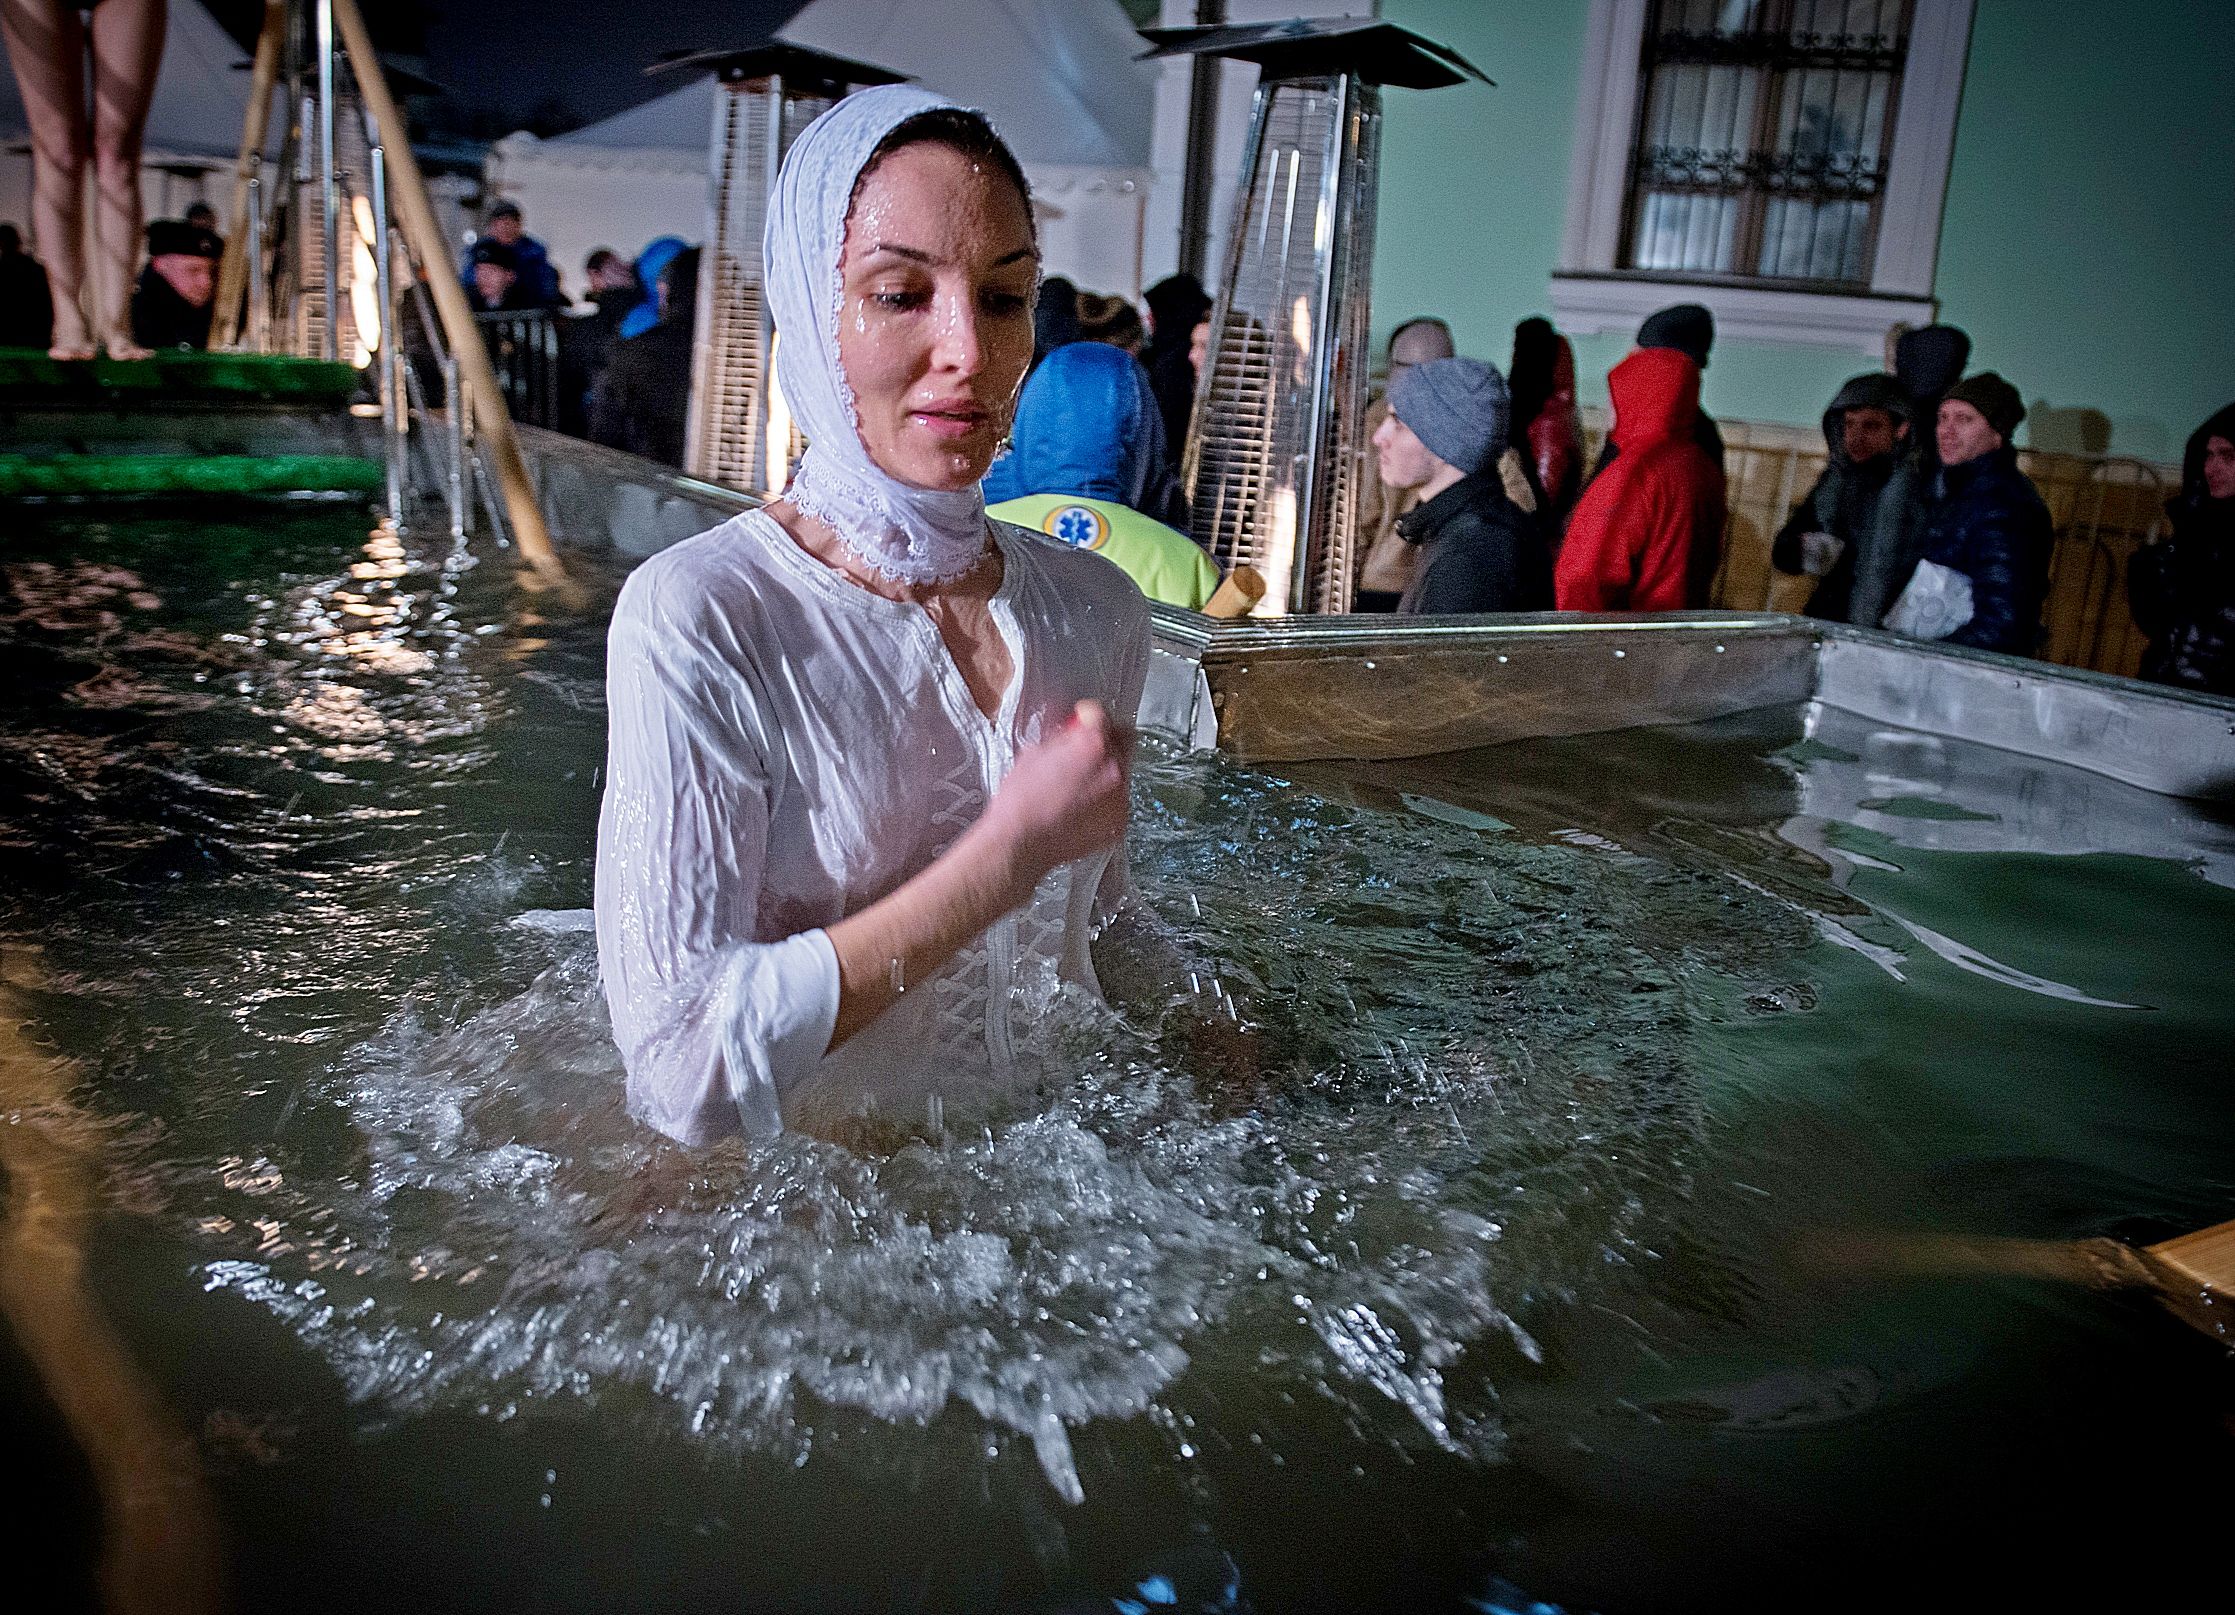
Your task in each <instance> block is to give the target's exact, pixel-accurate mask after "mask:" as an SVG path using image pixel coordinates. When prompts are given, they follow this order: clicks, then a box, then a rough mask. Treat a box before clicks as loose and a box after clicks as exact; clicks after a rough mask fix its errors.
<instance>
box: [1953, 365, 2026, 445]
mask: <svg viewBox="0 0 2235 1615" xmlns="http://www.w3.org/2000/svg"><path fill="white" fill-rule="evenodd" d="M1946 402H1949V403H1960V404H1969V405H1970V406H1971V407H1972V408H1973V409H1975V410H1977V411H1978V412H1979V413H1980V414H1982V415H1984V416H1985V417H1986V418H1987V424H1988V425H1989V426H1991V427H1993V428H1994V429H1995V430H1996V431H1998V432H2000V433H2001V434H2002V441H2003V442H2005V443H2007V442H2009V441H2010V434H2011V433H2012V432H2015V431H2016V430H2017V429H2018V422H2020V421H2022V420H2024V419H2025V400H2024V399H2023V398H2020V397H2019V396H2018V389H2017V388H2015V387H2013V386H2011V385H2010V384H2009V383H2008V382H2007V381H2004V380H2003V379H2002V377H2001V376H2000V375H1998V374H1996V373H1995V372H1994V371H1992V370H1982V371H1980V372H1979V373H1978V374H1977V375H1976V376H1966V377H1964V378H1963V380H1961V381H1959V382H1957V383H1956V384H1955V385H1954V386H1953V387H1950V388H1949V389H1948V397H1947V399H1946Z"/></svg>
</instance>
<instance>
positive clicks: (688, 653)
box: [597, 559, 838, 1144]
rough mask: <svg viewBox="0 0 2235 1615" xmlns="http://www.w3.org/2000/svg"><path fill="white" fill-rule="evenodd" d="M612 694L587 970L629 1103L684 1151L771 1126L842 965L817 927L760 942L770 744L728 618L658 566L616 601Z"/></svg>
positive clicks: (815, 1058)
mask: <svg viewBox="0 0 2235 1615" xmlns="http://www.w3.org/2000/svg"><path fill="white" fill-rule="evenodd" d="M606 695H607V711H608V714H609V734H608V740H607V751H606V771H605V799H604V802H603V805H602V806H601V808H600V810H599V817H598V856H597V933H598V965H599V972H600V975H601V976H602V978H603V984H604V988H605V997H606V1003H607V1005H608V1007H609V1008H610V1010H611V1012H612V1017H613V1032H614V1038H615V1040H616V1041H617V1042H618V1043H619V1045H620V1049H621V1057H622V1060H623V1062H624V1063H625V1064H626V1066H627V1068H628V1099H629V1109H630V1110H631V1112H633V1113H634V1114H635V1115H636V1116H638V1117H639V1118H640V1119H642V1120H643V1121H645V1122H646V1123H648V1124H649V1125H651V1126H653V1127H656V1128H658V1129H659V1130H660V1131H661V1132H663V1133H666V1134H668V1135H669V1136H670V1137H673V1138H676V1139H679V1140H681V1141H682V1142H684V1143H686V1144H701V1143H705V1142H708V1141H709V1140H711V1139H714V1138H717V1137H720V1136H721V1135H723V1134H725V1133H731V1132H737V1131H739V1130H741V1129H742V1130H743V1131H746V1132H749V1133H755V1134H766V1133H773V1132H776V1131H779V1130H781V1128H782V1126H783V1122H782V1115H781V1109H780V1103H781V1100H782V1098H783V1096H784V1094H785V1093H786V1092H787V1091H788V1090H789V1089H790V1088H791V1087H792V1086H793V1085H794V1084H795V1083H797V1082H798V1081H799V1080H800V1079H801V1078H803V1077H805V1076H806V1075H808V1074H809V1073H810V1072H812V1071H813V1070H814V1069H815V1066H816V1065H817V1063H818V1062H819V1061H820V1060H821V1059H822V1057H823V1055H824V1054H825V1052H826V1051H827V1050H828V1048H829V1046H830V1035H831V1028H832V1026H833V1024H834V1023H835V1021H836V1019H837V1015H838V959H837V955H836V953H835V952H833V950H832V948H831V944H830V939H829V937H828V936H826V935H825V934H824V933H823V932H822V931H820V930H809V931H801V932H798V933H797V934H794V935H791V936H785V937H777V938H763V937H761V936H759V935H757V934H756V915H757V912H758V908H759V902H760V894H761V881H762V878H763V874H764V872H765V869H766V865H767V858H768V825H769V810H770V799H771V793H772V790H773V789H774V781H773V775H772V772H771V768H770V759H771V758H772V757H773V756H778V755H781V747H780V745H778V744H776V743H775V742H774V737H773V736H772V735H770V734H769V732H768V731H767V729H766V728H765V713H764V711H763V709H762V706H761V703H760V702H759V700H758V691H757V689H756V687H755V683H754V680H753V678H752V677H751V673H750V669H749V668H748V667H746V666H744V665H742V658H741V657H740V656H739V655H738V653H737V647H736V643H735V640H734V638H733V637H732V633H731V630H730V628H729V626H728V625H727V624H725V623H723V622H721V621H719V620H718V618H717V617H716V616H715V615H714V614H713V613H712V612H711V611H710V609H709V608H708V607H707V606H706V604H705V603H704V601H703V600H702V599H699V598H697V596H696V592H695V591H694V590H693V589H692V588H691V586H690V580H689V579H688V578H684V577H673V576H670V575H669V574H668V571H667V569H666V568H665V567H663V566H661V565H660V563H659V561H658V560H657V559H655V560H654V561H652V562H648V563H647V564H646V565H645V566H644V567H643V568H641V569H640V570H639V572H638V574H637V575H636V576H635V577H633V578H631V579H630V581H629V585H628V587H627V588H625V589H624V590H623V591H622V594H621V599H620V603H619V605H618V606H617V607H616V608H615V611H614V617H613V626H612V630H611V636H610V642H609V647H608V660H607V672H606Z"/></svg>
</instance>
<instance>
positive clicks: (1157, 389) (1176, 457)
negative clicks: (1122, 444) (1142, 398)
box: [1141, 274, 1211, 466]
mask: <svg viewBox="0 0 2235 1615" xmlns="http://www.w3.org/2000/svg"><path fill="white" fill-rule="evenodd" d="M1146 301H1147V303H1148V305H1149V350H1148V352H1146V353H1144V354H1142V355H1141V364H1142V366H1143V367H1144V368H1145V369H1146V370H1147V371H1148V373H1149V388H1150V390H1151V391H1153V392H1154V393H1155V394H1156V407H1157V410H1158V412H1159V413H1160V414H1162V415H1163V417H1164V452H1165V455H1166V457H1167V458H1168V459H1169V461H1170V463H1171V464H1173V465H1175V466H1176V465H1178V464H1179V463H1180V458H1181V456H1182V455H1183V454H1185V453H1186V451H1187V423H1188V421H1189V419H1190V418H1191V417H1192V416H1193V415H1194V413H1195V366H1194V364H1193V363H1192V362H1191V361H1190V360H1189V358H1188V348H1189V346H1190V344H1191V343H1192V342H1193V340H1194V335H1195V327H1196V326H1198V325H1200V324H1202V323H1203V321H1204V320H1205V319H1207V318H1209V317H1210V312H1211V297H1210V293H1208V292H1206V291H1204V290H1203V283H1202V282H1201V281H1199V280H1197V279H1196V278H1195V277H1194V276H1193V275H1189V274H1178V275H1166V276H1165V277H1164V278H1163V279H1162V280H1160V281H1158V282H1157V283H1156V284H1155V285H1154V286H1151V287H1150V288H1149V289H1148V296H1147V298H1146Z"/></svg>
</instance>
